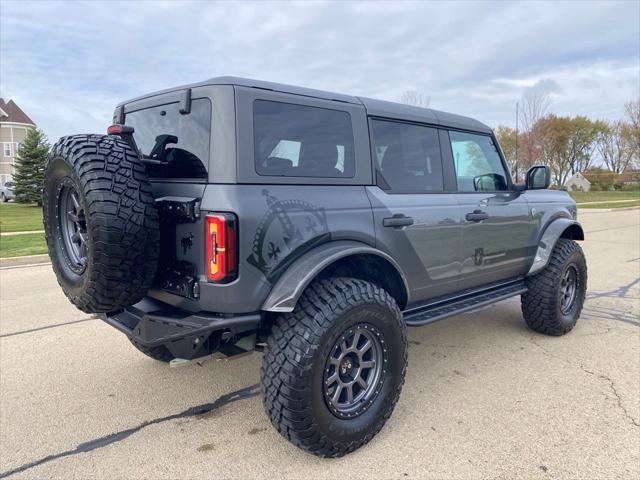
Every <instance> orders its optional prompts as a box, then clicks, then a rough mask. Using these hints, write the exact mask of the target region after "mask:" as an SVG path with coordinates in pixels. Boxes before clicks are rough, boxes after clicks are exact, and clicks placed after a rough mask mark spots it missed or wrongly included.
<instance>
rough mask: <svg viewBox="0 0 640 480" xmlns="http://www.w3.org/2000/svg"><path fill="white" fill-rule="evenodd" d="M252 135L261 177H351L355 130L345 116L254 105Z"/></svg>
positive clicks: (303, 107) (277, 105)
mask: <svg viewBox="0 0 640 480" xmlns="http://www.w3.org/2000/svg"><path fill="white" fill-rule="evenodd" d="M253 134H254V155H255V165H256V171H257V172H258V174H259V175H266V176H281V177H325V178H341V177H349V178H350V177H353V176H354V175H355V153H354V143H353V129H352V127H351V116H350V115H349V114H348V113H347V112H343V111H338V110H330V109H327V108H319V107H309V106H306V105H295V104H291V103H281V102H271V101H267V100H256V101H255V102H254V104H253Z"/></svg>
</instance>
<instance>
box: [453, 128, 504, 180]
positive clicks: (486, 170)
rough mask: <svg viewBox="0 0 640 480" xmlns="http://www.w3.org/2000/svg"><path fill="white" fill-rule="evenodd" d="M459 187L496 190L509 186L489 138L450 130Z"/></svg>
mask: <svg viewBox="0 0 640 480" xmlns="http://www.w3.org/2000/svg"><path fill="white" fill-rule="evenodd" d="M449 138H450V139H451V149H452V151H453V162H454V164H455V168H456V177H457V180H458V190H459V191H461V192H483V191H484V192H495V191H501V190H507V189H508V185H509V184H508V182H507V174H506V172H505V169H504V165H503V164H502V161H501V160H500V155H499V154H498V151H497V150H496V147H495V145H494V144H493V140H492V139H491V137H489V136H487V135H477V134H473V133H464V132H455V131H450V132H449Z"/></svg>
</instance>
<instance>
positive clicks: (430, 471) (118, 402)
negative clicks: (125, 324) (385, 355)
mask: <svg viewBox="0 0 640 480" xmlns="http://www.w3.org/2000/svg"><path fill="white" fill-rule="evenodd" d="M580 215H581V218H580V219H581V221H582V223H583V225H584V227H585V230H586V235H587V241H586V242H584V243H583V248H584V249H585V252H586V255H587V261H588V266H589V294H588V300H587V302H586V305H585V310H584V312H583V314H582V318H581V320H580V321H579V322H578V325H577V326H576V328H575V329H574V330H573V332H571V333H570V334H569V335H567V336H565V337H560V338H555V337H546V336H543V335H540V334H536V333H533V332H531V331H529V330H528V329H527V328H526V327H525V325H524V323H523V321H522V317H521V313H520V307H519V299H518V300H516V299H512V300H510V301H507V302H505V303H502V304H498V305H494V306H492V307H489V308H486V309H484V310H482V311H480V312H475V313H470V314H466V315H462V316H458V317H455V318H451V319H448V320H445V321H443V322H439V323H436V324H433V325H430V326H426V327H422V328H417V329H410V330H409V340H410V350H409V368H408V372H407V381H406V384H405V387H404V391H403V393H402V396H401V399H400V402H399V403H398V406H397V408H396V410H395V412H394V415H393V416H392V418H391V420H390V421H389V422H388V423H387V425H386V426H385V428H384V429H383V430H382V432H381V433H380V434H379V435H378V436H376V437H375V438H374V440H373V441H372V442H371V443H370V444H368V445H367V446H365V447H364V448H362V449H360V450H358V451H357V452H355V453H353V454H351V455H349V456H347V457H344V458H341V459H336V460H323V459H319V458H316V457H313V456H311V455H308V454H306V453H303V452H302V451H300V450H298V449H297V448H296V447H294V446H292V445H291V444H289V443H288V442H286V441H285V440H284V439H282V438H281V437H280V436H279V435H278V434H277V433H276V432H275V430H273V429H272V428H271V426H270V424H269V422H268V420H267V418H266V416H265V415H264V414H263V411H262V404H261V402H260V397H259V395H258V381H259V366H260V362H261V355H260V354H259V353H255V354H253V355H250V356H246V357H243V358H240V359H237V360H234V361H230V362H208V363H205V364H204V365H203V366H198V365H192V366H187V367H183V368H178V369H170V368H169V367H167V366H166V365H164V364H160V363H157V362H154V361H153V360H150V359H148V358H146V357H145V356H143V355H142V354H140V353H138V352H137V351H136V350H135V349H134V348H133V347H132V346H131V345H130V344H129V342H128V340H127V339H126V338H125V337H124V336H123V335H122V334H120V333H118V332H117V331H116V330H114V329H113V328H111V327H109V326H107V325H106V324H104V323H102V322H101V321H100V320H97V319H94V318H92V317H90V316H88V315H86V314H84V313H82V312H80V311H78V310H75V308H74V307H72V306H71V304H70V303H69V302H68V301H67V300H66V298H65V297H64V295H63V294H62V291H61V290H60V289H59V287H58V285H57V283H56V280H55V277H54V275H53V273H52V271H51V268H50V266H48V265H43V266H34V267H19V268H4V269H2V270H1V271H0V298H1V302H0V422H1V423H0V478H5V477H9V478H45V477H46V478H60V479H72V478H109V479H117V478H333V479H336V478H338V479H342V478H437V479H442V478H488V477H491V478H496V477H501V478H514V477H526V478H575V477H579V478H639V477H640V210H637V209H636V210H623V211H616V212H601V211H593V210H592V211H586V212H581V213H580ZM203 412H204V413H203Z"/></svg>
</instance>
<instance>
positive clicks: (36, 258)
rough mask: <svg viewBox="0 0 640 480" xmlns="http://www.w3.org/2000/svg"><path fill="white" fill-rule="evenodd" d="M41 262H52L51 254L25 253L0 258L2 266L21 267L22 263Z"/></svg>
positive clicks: (0, 265)
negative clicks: (22, 255)
mask: <svg viewBox="0 0 640 480" xmlns="http://www.w3.org/2000/svg"><path fill="white" fill-rule="evenodd" d="M39 263H51V260H50V259H49V255H47V254H44V255H25V256H24V257H11V258H0V268H1V267H19V266H22V265H34V264H39Z"/></svg>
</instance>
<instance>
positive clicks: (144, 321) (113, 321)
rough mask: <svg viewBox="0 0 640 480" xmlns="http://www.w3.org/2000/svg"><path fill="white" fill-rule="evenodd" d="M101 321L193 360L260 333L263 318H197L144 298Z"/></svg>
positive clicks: (253, 315)
mask: <svg viewBox="0 0 640 480" xmlns="http://www.w3.org/2000/svg"><path fill="white" fill-rule="evenodd" d="M102 320H104V321H105V322H106V323H108V324H109V325H111V326H112V327H114V328H116V329H118V330H120V331H121V332H122V333H124V334H125V335H127V336H128V337H129V338H130V339H132V340H134V341H135V342H136V343H139V344H141V345H143V346H145V347H149V348H151V347H159V346H165V347H167V348H168V349H169V351H170V352H171V353H172V354H173V355H174V356H175V357H177V358H186V359H191V358H198V357H201V356H203V355H207V354H209V353H211V352H213V351H215V350H217V349H218V348H219V346H220V343H221V341H223V340H225V339H226V338H227V337H228V338H231V337H233V336H235V335H237V334H239V333H243V332H247V331H252V330H256V329H258V328H259V326H260V321H261V316H260V314H259V313H250V314H242V315H229V314H219V313H212V312H200V313H197V314H194V313H191V312H187V311H184V310H181V309H178V308H176V307H172V306H171V305H167V304H166V303H162V302H158V301H156V300H153V299H151V298H145V299H144V300H142V301H141V302H139V303H137V304H135V305H133V306H131V307H127V308H126V309H124V310H120V311H116V312H110V313H107V314H105V315H103V316H102Z"/></svg>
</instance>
